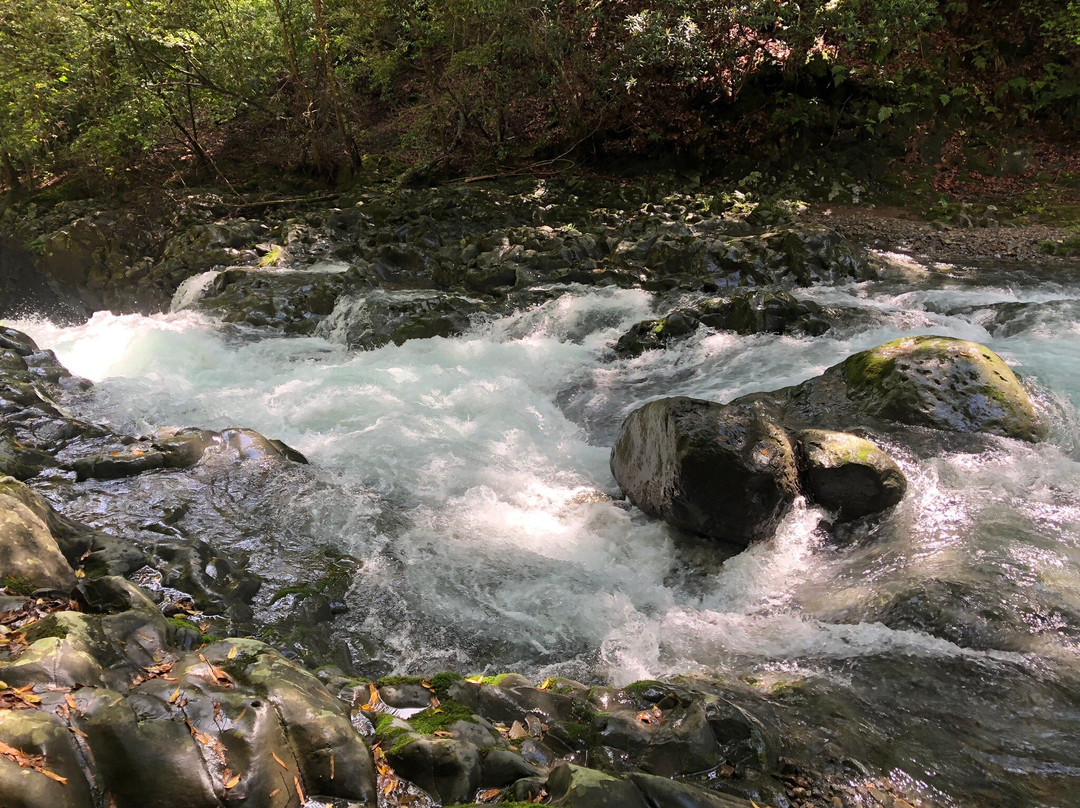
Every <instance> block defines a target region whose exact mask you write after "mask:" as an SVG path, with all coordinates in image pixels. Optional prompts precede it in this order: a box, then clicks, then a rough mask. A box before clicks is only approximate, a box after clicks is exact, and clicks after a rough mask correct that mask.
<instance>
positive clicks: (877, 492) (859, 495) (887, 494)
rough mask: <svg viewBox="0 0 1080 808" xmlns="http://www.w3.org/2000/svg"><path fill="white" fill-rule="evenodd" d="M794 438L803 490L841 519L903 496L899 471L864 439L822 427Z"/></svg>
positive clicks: (888, 505)
mask: <svg viewBox="0 0 1080 808" xmlns="http://www.w3.org/2000/svg"><path fill="white" fill-rule="evenodd" d="M796 437H797V445H798V448H799V457H800V459H801V464H802V468H803V482H804V485H805V486H806V490H807V493H808V494H809V495H810V498H811V499H813V501H814V502H817V503H819V504H821V505H824V506H825V507H826V508H829V509H830V510H834V511H838V512H839V515H840V517H841V518H843V519H857V518H859V517H861V516H867V515H869V514H872V513H879V512H880V511H883V510H885V509H886V508H891V507H892V506H893V505H895V504H896V503H898V502H899V501H900V500H901V499H903V497H904V492H905V491H906V490H907V478H906V477H905V476H904V472H903V471H901V470H900V467H899V466H898V465H896V461H894V460H893V459H892V458H891V457H889V455H888V454H886V453H885V452H884V451H882V449H881V448H880V447H878V446H876V445H875V444H873V443H871V442H870V441H868V440H866V439H865V438H860V437H858V436H857V435H851V434H849V433H847V432H831V431H829V430H824V429H807V430H804V431H802V432H799V433H798V434H797V436H796Z"/></svg>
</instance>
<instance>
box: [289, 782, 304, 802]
mask: <svg viewBox="0 0 1080 808" xmlns="http://www.w3.org/2000/svg"><path fill="white" fill-rule="evenodd" d="M292 781H293V785H294V786H296V796H298V797H299V798H300V804H301V805H303V804H304V803H305V802H307V797H305V796H304V789H302V788H300V778H299V777H294V778H293V779H292Z"/></svg>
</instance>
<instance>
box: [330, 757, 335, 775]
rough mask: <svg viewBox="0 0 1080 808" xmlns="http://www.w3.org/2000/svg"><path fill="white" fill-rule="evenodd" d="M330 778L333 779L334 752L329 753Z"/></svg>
mask: <svg viewBox="0 0 1080 808" xmlns="http://www.w3.org/2000/svg"><path fill="white" fill-rule="evenodd" d="M330 779H331V780H333V779H334V753H333V752H331V753H330Z"/></svg>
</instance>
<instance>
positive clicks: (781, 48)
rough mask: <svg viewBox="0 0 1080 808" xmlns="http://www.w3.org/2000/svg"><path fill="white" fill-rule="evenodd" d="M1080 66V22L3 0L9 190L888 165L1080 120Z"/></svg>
mask: <svg viewBox="0 0 1080 808" xmlns="http://www.w3.org/2000/svg"><path fill="white" fill-rule="evenodd" d="M1078 56H1080V0H1068V2H1062V0H947V1H946V2H938V0H742V2H740V3H737V4H736V3H715V2H709V1H707V0H628V1H627V2H618V3H613V2H597V1H596V0H588V1H586V2H566V1H565V0H533V2H531V3H520V2H518V1H517V0H443V2H433V0H363V2H361V0H230V2H227V3H223V2H220V1H219V0H182V2H167V1H166V0H38V2H34V3H24V2H21V0H0V183H2V184H4V185H7V186H8V187H13V186H16V185H18V184H20V183H26V182H27V181H33V182H36V183H37V184H41V183H42V181H44V180H47V179H48V178H49V176H48V175H49V174H50V172H52V173H66V174H69V175H70V174H71V173H73V172H76V173H80V174H82V175H83V177H82V179H83V180H84V182H83V184H84V185H90V186H94V187H100V186H101V185H102V184H103V183H104V184H108V183H113V184H122V183H124V182H126V181H127V178H126V172H127V170H128V169H129V167H131V166H132V165H138V164H140V163H142V164H144V163H146V162H148V161H150V160H151V159H157V160H162V161H167V160H172V161H180V162H183V163H185V164H186V163H187V162H190V161H194V162H195V163H196V164H197V165H201V166H202V167H203V168H204V169H205V170H210V169H212V170H213V171H215V172H218V168H217V166H216V164H215V162H214V155H215V154H216V153H220V151H221V150H222V149H223V146H222V144H223V143H226V142H227V140H228V134H229V133H233V132H235V133H237V138H238V142H240V143H242V144H243V146H244V147H245V148H246V149H247V150H248V151H258V150H259V147H258V146H256V145H253V143H252V142H251V141H250V137H249V139H248V140H245V139H244V136H245V134H246V135H248V136H250V135H251V134H252V133H258V136H259V137H265V138H267V139H268V140H270V139H272V142H274V143H275V144H277V145H278V146H279V152H280V153H282V154H284V155H287V159H291V160H292V161H293V167H298V168H305V169H307V168H310V169H314V170H315V171H318V172H322V173H324V174H333V173H334V172H335V171H338V170H339V169H341V168H344V169H345V171H344V172H343V174H344V175H346V176H351V170H352V169H354V168H356V169H358V170H359V169H361V168H366V167H368V166H371V165H373V164H375V163H377V162H382V163H383V164H387V163H389V164H391V165H399V164H400V163H401V162H404V163H406V164H409V165H412V166H416V165H426V166H429V167H431V168H435V167H438V166H439V165H440V164H444V163H453V162H454V161H459V162H460V163H467V164H470V165H473V166H475V165H476V164H477V163H483V162H491V163H501V162H505V161H509V160H516V159H517V160H519V159H525V158H531V159H537V158H539V159H545V158H546V159H547V160H549V161H554V160H555V159H557V158H558V157H559V156H561V155H563V154H566V153H569V152H570V151H572V150H573V149H576V148H579V147H580V148H581V149H587V148H594V149H595V150H596V151H597V152H601V151H603V152H606V153H610V152H624V153H641V152H645V151H649V150H657V151H663V152H664V153H671V152H672V151H682V152H684V153H685V152H690V151H694V152H696V153H698V154H702V155H704V154H708V153H709V150H710V149H716V148H718V147H720V146H723V144H724V142H725V141H726V142H727V143H728V144H730V143H738V144H740V146H741V147H742V148H744V149H745V148H750V147H754V146H758V145H763V146H764V145H767V146H768V147H770V148H771V149H772V150H773V152H774V153H776V154H780V155H790V154H793V145H794V144H796V143H804V144H809V147H811V148H817V147H818V146H820V144H821V143H823V142H833V141H845V140H847V141H852V140H862V141H867V140H873V141H881V142H882V143H883V144H886V145H888V144H896V143H902V142H903V140H904V138H905V137H910V136H911V134H912V133H913V132H914V131H915V130H916V126H917V125H923V126H931V127H934V126H937V125H939V124H941V125H945V126H952V127H955V126H956V125H957V124H956V122H958V121H961V120H963V121H971V120H973V119H975V120H983V121H989V122H992V123H994V124H995V125H997V124H1000V125H1001V126H1009V125H1014V124H1017V123H1020V122H1024V121H1028V120H1035V119H1044V118H1053V119H1056V120H1063V121H1073V120H1074V119H1075V116H1076V115H1077V114H1080V59H1078V58H1077V57H1078ZM364 150H367V151H369V152H373V153H375V154H379V155H383V156H389V157H391V158H394V159H392V160H390V161H385V160H376V159H374V158H373V157H372V155H371V154H367V155H365V154H363V151H364ZM161 155H165V156H164V157H162V156H161Z"/></svg>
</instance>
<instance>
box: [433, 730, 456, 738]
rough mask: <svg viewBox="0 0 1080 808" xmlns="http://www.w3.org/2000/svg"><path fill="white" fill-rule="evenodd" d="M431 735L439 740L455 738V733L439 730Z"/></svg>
mask: <svg viewBox="0 0 1080 808" xmlns="http://www.w3.org/2000/svg"><path fill="white" fill-rule="evenodd" d="M431 734H432V735H434V736H435V737H437V738H453V737H454V733H452V732H447V731H446V730H445V729H437V730H435V731H434V732H433V733H431Z"/></svg>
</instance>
